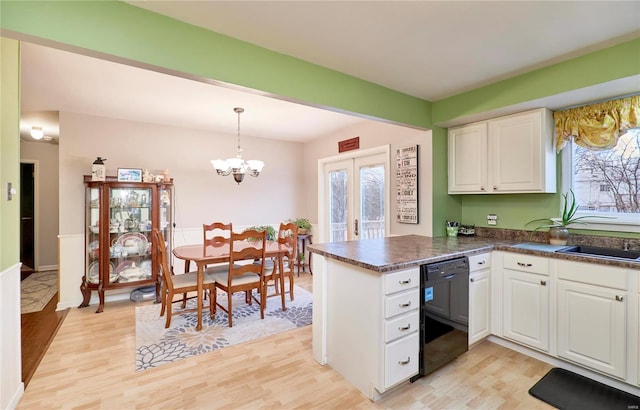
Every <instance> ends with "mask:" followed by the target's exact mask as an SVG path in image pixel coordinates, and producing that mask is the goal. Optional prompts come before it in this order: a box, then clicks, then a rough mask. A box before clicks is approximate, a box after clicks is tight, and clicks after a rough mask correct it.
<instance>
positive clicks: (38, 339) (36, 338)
mask: <svg viewBox="0 0 640 410" xmlns="http://www.w3.org/2000/svg"><path fill="white" fill-rule="evenodd" d="M57 305H58V294H57V293H56V294H55V295H53V297H52V298H51V300H50V301H49V303H47V305H46V306H45V307H44V308H43V309H42V310H41V311H40V312H33V313H24V314H22V315H20V321H21V327H22V330H21V339H22V345H21V346H22V381H23V382H24V384H25V386H27V385H28V384H29V381H30V380H31V377H32V376H33V374H34V373H35V371H36V368H37V367H38V364H39V363H40V361H41V360H42V358H43V357H44V355H45V353H46V351H47V349H48V348H49V345H50V344H51V341H52V340H53V339H54V336H55V335H56V332H57V331H58V329H59V328H60V326H61V325H62V321H63V320H64V318H65V316H66V315H67V312H68V309H67V310H64V311H60V312H56V306H57Z"/></svg>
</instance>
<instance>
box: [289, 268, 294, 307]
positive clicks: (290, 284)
mask: <svg viewBox="0 0 640 410" xmlns="http://www.w3.org/2000/svg"><path fill="white" fill-rule="evenodd" d="M289 299H291V300H292V301H293V269H291V270H290V271H289Z"/></svg>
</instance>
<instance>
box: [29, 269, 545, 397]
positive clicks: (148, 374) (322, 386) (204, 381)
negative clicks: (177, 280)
mask: <svg viewBox="0 0 640 410" xmlns="http://www.w3.org/2000/svg"><path fill="white" fill-rule="evenodd" d="M311 280H312V279H311V276H310V275H309V274H308V273H303V274H301V275H300V277H299V278H296V283H297V284H298V285H300V286H302V287H304V288H305V289H307V290H311ZM145 303H146V302H145ZM135 306H136V304H135V303H132V302H127V301H123V302H114V303H108V304H106V305H105V310H104V312H103V313H100V314H95V313H94V311H95V309H93V308H92V307H88V308H85V309H71V311H70V312H69V314H68V315H67V318H66V320H65V321H64V323H63V324H62V327H61V328H60V330H59V332H58V335H57V336H56V338H55V340H54V341H53V343H52V344H51V346H50V347H49V350H48V352H47V354H46V355H45V357H44V358H43V360H42V362H41V363H40V366H39V368H38V369H37V370H36V373H35V374H34V376H33V378H32V379H31V382H30V383H29V386H28V387H27V389H26V391H25V394H24V396H23V398H22V400H21V401H20V404H19V406H18V408H19V409H33V408H37V409H57V408H66V409H76V408H81V409H133V408H139V409H142V408H170V409H178V408H181V409H218V408H225V409H229V408H243V409H258V408H270V409H290V408H320V409H351V408H356V409H369V408H388V409H408V408H429V409H518V408H519V409H538V408H540V409H548V408H551V407H549V406H547V405H546V404H545V403H543V402H541V401H538V400H537V399H535V398H533V397H531V396H529V394H528V393H527V391H528V390H529V388H530V387H531V386H532V385H533V384H534V383H535V382H536V381H537V380H538V379H539V378H540V377H542V376H543V375H544V374H545V373H546V372H547V371H548V370H549V369H550V368H551V366H549V365H548V364H546V363H542V362H540V361H537V360H535V359H532V358H529V357H527V356H524V355H522V354H520V353H517V352H514V351H511V350H509V349H506V348H503V347H501V346H498V345H495V344H493V343H490V342H484V343H482V344H480V345H479V346H477V347H476V348H474V349H472V350H471V351H470V352H467V353H465V354H464V355H463V356H461V357H459V358H458V359H456V360H455V361H454V362H452V363H451V364H449V365H447V366H445V367H443V368H442V369H440V370H438V371H436V372H435V373H433V374H431V375H429V376H427V377H423V378H421V379H419V380H418V381H416V382H415V383H413V384H406V385H404V386H402V387H401V388H399V389H397V390H396V391H394V392H392V394H390V395H389V396H388V397H385V398H384V399H382V400H380V401H378V402H376V403H375V404H374V403H371V402H370V401H369V400H368V399H366V398H365V397H364V396H363V395H362V394H360V392H358V391H357V390H356V389H355V388H354V387H353V386H351V385H350V384H349V382H347V381H346V380H345V379H343V378H342V377H341V376H340V375H339V374H338V373H337V372H335V371H334V370H332V369H331V368H330V367H329V366H320V365H319V364H318V363H317V362H315V361H314V360H313V358H312V357H311V326H307V327H305V328H301V329H297V330H293V331H289V332H285V333H280V334H277V335H274V336H270V337H268V338H264V339H260V340H255V341H252V342H249V343H245V344H241V345H236V346H232V347H228V348H225V349H222V350H218V351H215V352H211V353H206V354H202V355H199V356H196V357H192V358H188V359H184V360H181V361H178V362H175V363H171V364H168V365H165V366H161V367H159V368H155V369H150V370H145V371H142V372H137V373H136V372H135V364H134V350H135V319H134V307H135Z"/></svg>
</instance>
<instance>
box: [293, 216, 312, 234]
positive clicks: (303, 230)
mask: <svg viewBox="0 0 640 410" xmlns="http://www.w3.org/2000/svg"><path fill="white" fill-rule="evenodd" d="M293 223H294V224H295V225H297V226H298V235H306V234H307V233H309V232H311V222H309V220H308V219H307V218H298V219H294V220H293Z"/></svg>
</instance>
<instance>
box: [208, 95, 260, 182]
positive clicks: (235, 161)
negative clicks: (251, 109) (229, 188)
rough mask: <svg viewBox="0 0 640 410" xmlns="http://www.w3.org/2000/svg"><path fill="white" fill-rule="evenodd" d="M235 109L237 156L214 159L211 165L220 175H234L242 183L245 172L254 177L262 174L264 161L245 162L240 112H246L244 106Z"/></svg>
mask: <svg viewBox="0 0 640 410" xmlns="http://www.w3.org/2000/svg"><path fill="white" fill-rule="evenodd" d="M233 111H235V113H236V114H238V147H237V148H236V157H235V158H229V159H227V160H223V159H212V160H211V165H213V168H214V169H215V170H216V172H217V173H218V175H222V176H227V175H233V179H234V180H235V181H236V182H237V183H238V185H240V182H242V180H243V179H244V175H245V174H247V173H248V174H249V175H251V176H252V177H257V176H258V175H260V172H261V171H262V168H263V167H264V162H262V161H257V160H248V161H247V162H245V161H244V160H243V159H242V154H241V152H242V148H240V114H242V113H243V112H244V108H240V107H236V108H234V109H233Z"/></svg>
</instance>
